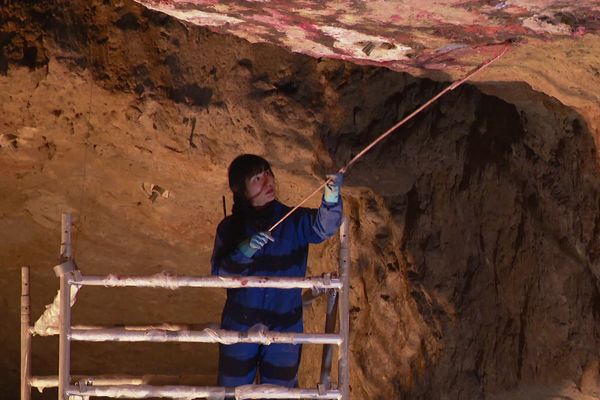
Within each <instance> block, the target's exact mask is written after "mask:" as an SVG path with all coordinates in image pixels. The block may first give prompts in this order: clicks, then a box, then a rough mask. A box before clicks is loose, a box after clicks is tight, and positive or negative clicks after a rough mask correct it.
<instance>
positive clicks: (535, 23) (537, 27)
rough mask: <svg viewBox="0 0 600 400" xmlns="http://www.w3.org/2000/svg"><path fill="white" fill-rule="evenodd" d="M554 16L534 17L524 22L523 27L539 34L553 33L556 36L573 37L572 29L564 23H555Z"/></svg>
mask: <svg viewBox="0 0 600 400" xmlns="http://www.w3.org/2000/svg"><path fill="white" fill-rule="evenodd" d="M551 21H552V16H546V15H534V16H533V17H529V18H526V19H524V20H523V26H524V27H525V28H528V29H531V30H532V31H534V32H537V33H552V34H554V35H571V27H570V26H569V25H567V24H563V23H554V22H551Z"/></svg>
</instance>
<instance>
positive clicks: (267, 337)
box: [69, 328, 343, 345]
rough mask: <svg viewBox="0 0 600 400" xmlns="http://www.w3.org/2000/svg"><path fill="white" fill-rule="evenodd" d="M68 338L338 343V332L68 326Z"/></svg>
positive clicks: (77, 339)
mask: <svg viewBox="0 0 600 400" xmlns="http://www.w3.org/2000/svg"><path fill="white" fill-rule="evenodd" d="M69 339H70V340H73V341H80V342H188V343H221V344H234V343H261V344H267V345H268V344H271V343H289V344H335V345H340V344H341V343H342V341H343V339H342V336H341V335H338V334H328V333H290V332H274V331H258V332H253V331H249V332H236V331H227V330H224V329H211V328H206V329H204V330H201V331H172V330H163V329H148V330H135V331H132V330H127V329H124V328H99V329H72V330H71V333H70V334H69Z"/></svg>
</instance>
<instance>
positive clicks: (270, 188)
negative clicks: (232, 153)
mask: <svg viewBox="0 0 600 400" xmlns="http://www.w3.org/2000/svg"><path fill="white" fill-rule="evenodd" d="M244 194H245V195H246V198H247V199H248V201H249V202H250V204H252V206H253V207H262V206H264V205H265V204H268V203H270V202H271V201H273V200H275V177H274V176H273V173H272V172H271V170H265V171H263V172H259V173H258V174H256V175H253V176H251V177H250V178H248V179H246V193H244Z"/></svg>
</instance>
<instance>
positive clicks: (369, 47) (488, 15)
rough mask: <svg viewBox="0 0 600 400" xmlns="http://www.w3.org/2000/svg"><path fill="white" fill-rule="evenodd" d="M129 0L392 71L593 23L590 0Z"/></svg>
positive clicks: (442, 65) (254, 38)
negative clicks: (570, 0) (566, 0)
mask: <svg viewBox="0 0 600 400" xmlns="http://www.w3.org/2000/svg"><path fill="white" fill-rule="evenodd" d="M136 1H137V2H139V3H141V4H143V5H144V6H146V7H148V8H150V9H153V10H157V11H160V12H163V13H166V14H169V15H171V16H173V17H175V18H178V19H180V20H183V21H187V22H189V23H192V24H196V25H200V26H205V27H207V28H209V29H211V30H212V31H215V32H219V33H230V34H233V35H236V36H238V37H241V38H244V39H246V40H248V41H250V42H253V43H257V42H268V43H273V44H276V45H279V46H282V47H285V48H287V49H289V50H291V51H294V52H299V53H303V54H307V55H310V56H313V57H327V58H336V59H343V60H347V61H351V62H354V63H358V64H371V65H379V66H386V67H388V68H391V69H396V70H406V69H411V68H419V69H428V70H436V69H446V68H448V67H452V68H458V69H464V68H471V67H472V66H473V65H474V64H476V63H479V62H481V60H483V59H488V58H490V56H491V55H493V54H495V53H497V52H498V45H500V44H503V43H505V42H506V41H511V42H519V43H525V42H527V39H528V38H533V37H535V38H541V39H542V40H551V39H553V38H555V37H561V38H568V37H572V38H573V40H577V38H578V37H580V36H584V35H590V34H597V33H598V31H599V30H600V2H599V1H597V0H581V1H573V2H564V1H557V0H505V1H499V0H487V1H485V0H484V1H481V0H437V1H429V2H427V1H421V0H405V1H390V0H368V1H360V0H332V1H307V0H278V1H275V0H274V1H265V0H251V1H250V0H248V1H240V0H238V1H234V0H230V1H217V0H136Z"/></svg>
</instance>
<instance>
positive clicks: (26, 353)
mask: <svg viewBox="0 0 600 400" xmlns="http://www.w3.org/2000/svg"><path fill="white" fill-rule="evenodd" d="M30 304H31V299H30V297H29V267H28V266H24V267H21V400H30V399H31V384H30V377H31V333H30V332H29V325H30V323H31V308H30Z"/></svg>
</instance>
